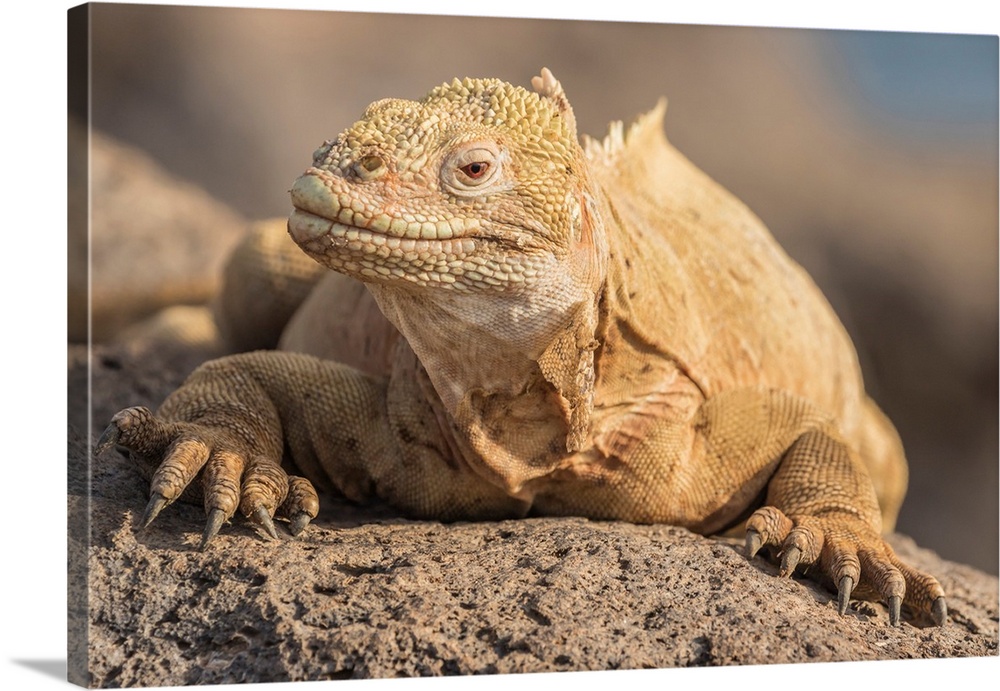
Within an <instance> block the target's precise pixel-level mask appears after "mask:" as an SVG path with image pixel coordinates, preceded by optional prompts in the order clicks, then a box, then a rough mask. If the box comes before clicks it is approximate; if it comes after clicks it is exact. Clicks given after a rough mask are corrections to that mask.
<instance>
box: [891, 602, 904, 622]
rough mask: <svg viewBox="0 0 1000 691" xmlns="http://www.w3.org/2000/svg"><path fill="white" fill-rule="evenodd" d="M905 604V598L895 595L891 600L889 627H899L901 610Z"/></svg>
mask: <svg viewBox="0 0 1000 691" xmlns="http://www.w3.org/2000/svg"><path fill="white" fill-rule="evenodd" d="M902 604H903V598H901V597H900V596H899V595H893V596H892V597H890V598H889V626H899V610H900V607H901V606H902Z"/></svg>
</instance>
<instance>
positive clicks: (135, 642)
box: [68, 3, 998, 687]
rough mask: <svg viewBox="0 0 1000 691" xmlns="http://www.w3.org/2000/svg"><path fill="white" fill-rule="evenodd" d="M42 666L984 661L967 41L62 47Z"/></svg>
mask: <svg viewBox="0 0 1000 691" xmlns="http://www.w3.org/2000/svg"><path fill="white" fill-rule="evenodd" d="M69 28H70V35H69V47H70V51H69V54H70V65H69V70H70V88H71V90H70V113H69V134H70V147H71V150H70V154H71V155H70V235H69V238H70V240H69V241H70V247H69V249H70V276H69V279H70V294H69V300H70V332H69V333H70V344H69V353H70V358H69V372H68V376H69V394H70V410H69V415H70V419H69V434H70V459H69V461H70V463H69V465H70V477H69V506H70V525H69V555H70V592H69V603H68V605H69V627H70V630H69V634H70V640H69V676H70V680H71V681H73V682H75V683H78V684H81V685H85V686H93V687H145V686H163V685H169V686H182V685H208V684H222V683H240V682H272V681H289V682H295V681H306V680H334V679H365V678H395V677H416V676H443V675H448V676H454V675H482V674H516V673H525V672H559V671H586V670H616V669H640V668H672V667H690V666H701V667H717V666H736V665H763V664H772V663H799V662H815V661H843V660H884V659H909V658H941V657H975V656H987V655H996V651H997V638H998V633H997V614H998V604H997V575H996V574H997V521H996V516H997V466H996V458H997V371H996V352H997V347H998V341H997V338H998V336H997V234H996V228H997V221H998V217H997V214H998V212H997V195H996V192H997V148H998V142H997V39H996V37H995V36H994V37H990V36H974V35H936V34H894V33H888V32H870V33H863V32H850V31H819V30H806V29H795V30H790V29H764V28H747V27H735V26H684V25H665V24H655V23H648V24H644V23H607V22H593V21H568V20H561V21H555V20H538V19H531V20H528V19H500V18H481V17H445V16H407V15H391V14H366V13H355V12H319V11H288V10H264V9H229V8H208V7H168V6H153V5H116V4H103V3H96V4H89V5H84V6H81V7H78V8H74V9H73V10H71V11H70V14H69Z"/></svg>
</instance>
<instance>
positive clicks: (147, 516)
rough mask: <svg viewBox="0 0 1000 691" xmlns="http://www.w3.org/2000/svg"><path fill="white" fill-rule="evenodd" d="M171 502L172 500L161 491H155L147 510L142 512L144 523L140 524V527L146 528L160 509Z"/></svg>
mask: <svg viewBox="0 0 1000 691" xmlns="http://www.w3.org/2000/svg"><path fill="white" fill-rule="evenodd" d="M169 503H170V500H168V499H167V498H166V497H165V496H163V495H162V494H160V493H159V492H153V495H152V496H151V497H150V498H149V503H148V504H146V511H145V512H144V513H143V514H142V523H141V524H140V527H141V528H145V527H146V526H148V525H149V524H150V523H152V522H153V519H154V518H156V517H157V516H158V515H159V514H160V511H162V510H163V507H165V506H166V505H167V504H169Z"/></svg>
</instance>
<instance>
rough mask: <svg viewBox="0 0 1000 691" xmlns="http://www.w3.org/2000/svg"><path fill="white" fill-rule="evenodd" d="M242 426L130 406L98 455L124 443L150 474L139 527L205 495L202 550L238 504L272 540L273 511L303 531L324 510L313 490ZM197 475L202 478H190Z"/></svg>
mask: <svg viewBox="0 0 1000 691" xmlns="http://www.w3.org/2000/svg"><path fill="white" fill-rule="evenodd" d="M243 432H244V430H241V429H239V428H238V427H233V428H226V427H215V426H209V425H206V424H200V423H195V422H171V421H164V420H160V419H158V418H157V417H156V416H154V415H153V413H151V412H150V411H149V410H148V409H147V408H144V407H134V408H126V409H124V410H122V411H120V412H118V413H117V414H116V415H115V416H114V417H113V418H112V420H111V424H110V425H108V428H107V429H106V430H105V431H104V433H103V434H102V435H101V438H100V439H99V440H98V442H97V446H96V447H95V448H94V453H95V455H100V454H101V453H104V452H105V451H107V450H108V449H109V448H111V447H112V446H116V447H121V448H123V449H126V450H128V451H129V455H130V456H131V458H132V459H133V460H136V461H138V462H139V463H141V464H142V466H143V468H142V469H143V471H144V472H147V473H148V474H149V475H150V485H149V495H150V499H149V503H148V504H147V505H146V509H145V511H144V512H143V516H142V519H141V521H140V526H141V527H142V528H145V527H146V526H148V525H149V524H150V523H152V522H153V520H154V519H155V518H156V517H157V515H159V513H160V512H161V511H162V510H163V509H164V508H166V507H167V506H169V505H170V504H171V503H173V502H174V501H175V500H177V499H178V498H181V496H182V495H183V496H184V497H185V499H187V500H192V501H197V499H198V496H199V495H200V496H201V498H202V500H203V503H204V506H205V513H206V515H207V522H206V526H205V530H204V533H203V534H202V539H201V548H202V549H204V548H205V547H206V546H207V545H208V543H209V542H210V541H211V540H212V538H214V537H215V536H216V534H217V533H218V532H219V529H220V528H221V527H222V525H223V524H224V523H225V522H227V521H228V520H229V519H230V518H232V516H233V515H234V514H235V513H236V511H237V509H238V510H239V511H240V512H241V513H242V514H243V515H244V516H246V517H247V518H249V519H250V520H252V521H254V522H255V523H257V524H258V525H259V526H260V527H261V528H262V529H263V530H264V532H266V533H267V534H268V535H270V536H271V537H273V538H277V537H278V533H277V530H276V529H275V526H274V521H273V518H274V517H275V516H278V517H283V518H287V519H288V520H289V521H290V530H291V532H292V534H293V535H297V534H299V533H301V532H302V530H303V529H304V528H305V527H306V525H308V524H309V522H310V521H311V520H312V519H313V518H315V517H316V515H317V514H318V513H319V498H318V496H317V494H316V490H315V489H314V488H313V486H312V484H311V483H310V482H309V481H308V480H306V479H305V478H301V477H294V476H289V475H288V474H287V473H286V472H285V471H284V469H282V467H281V459H280V458H277V459H276V458H270V457H268V456H266V455H261V454H258V453H255V452H254V451H253V449H252V446H251V445H250V444H248V443H247V442H246V441H244V440H243V439H242V438H241V437H242V436H243V435H242V433H243ZM199 475H200V478H201V482H200V483H193V482H192V481H193V480H194V479H195V478H196V477H199Z"/></svg>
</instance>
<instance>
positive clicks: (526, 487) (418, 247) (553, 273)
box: [98, 70, 946, 624]
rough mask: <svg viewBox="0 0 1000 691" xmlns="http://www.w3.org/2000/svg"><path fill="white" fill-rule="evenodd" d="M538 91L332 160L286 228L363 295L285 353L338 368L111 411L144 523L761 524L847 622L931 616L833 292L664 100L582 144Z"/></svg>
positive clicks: (213, 527)
mask: <svg viewBox="0 0 1000 691" xmlns="http://www.w3.org/2000/svg"><path fill="white" fill-rule="evenodd" d="M533 85H534V87H535V90H534V92H531V91H527V90H525V89H521V88H518V87H514V86H511V85H510V84H506V83H504V82H501V81H498V80H468V79H467V80H465V81H462V82H459V81H457V80H456V81H454V82H452V83H451V84H445V85H442V86H440V87H438V88H436V89H434V90H433V91H431V92H430V93H429V94H428V95H427V97H425V98H424V99H423V100H421V101H419V102H411V101H401V100H384V101H379V102H376V103H374V104H372V105H371V106H370V107H369V108H368V109H367V111H366V112H365V114H364V116H363V118H362V119H361V120H360V121H358V122H357V123H355V124H354V125H353V126H351V127H350V128H349V129H347V130H346V131H344V132H343V133H342V134H341V135H340V136H339V137H337V139H336V140H335V141H332V142H327V143H326V144H324V145H323V146H322V147H321V148H320V149H319V150H318V151H317V152H316V153H315V154H314V160H313V165H312V167H310V168H309V169H308V170H307V171H306V172H305V174H304V175H303V176H302V177H300V178H299V179H298V180H297V181H296V182H295V184H294V185H293V187H292V190H291V196H292V201H293V204H294V205H295V211H294V213H293V214H292V216H291V218H290V219H289V222H288V231H289V233H290V235H291V237H292V238H293V239H294V241H295V242H296V243H297V244H298V245H299V246H300V247H301V248H302V249H303V250H305V252H306V253H307V254H308V255H310V256H312V257H313V258H314V259H316V260H317V261H318V262H319V263H320V264H322V265H325V266H327V267H329V268H331V269H334V270H335V271H337V272H339V273H340V274H344V275H346V276H348V277H352V278H355V279H359V280H360V281H362V282H363V283H364V284H365V287H366V288H367V292H365V291H364V290H362V289H361V288H360V287H359V286H360V284H358V283H356V282H354V281H351V280H349V279H347V278H343V277H341V278H338V279H336V280H334V279H332V278H331V279H330V280H326V279H324V282H323V283H321V285H320V287H319V288H317V289H316V290H317V293H321V292H322V291H326V292H325V293H322V295H320V297H318V298H317V299H316V300H313V298H310V299H309V300H307V304H306V305H304V306H303V307H302V308H300V312H302V313H303V314H306V315H312V316H310V317H302V318H300V317H299V316H298V315H297V316H296V318H295V319H293V322H292V324H290V325H289V327H288V329H287V330H286V336H285V340H284V341H283V342H284V343H286V344H295V347H296V348H297V349H299V350H303V351H307V352H314V353H317V354H324V355H331V354H332V355H334V356H335V357H336V359H338V360H340V362H334V361H330V360H326V359H321V358H317V357H314V356H310V355H307V354H301V353H299V354H291V353H281V352H263V351H262V352H254V353H248V354H243V355H237V356H233V357H230V358H224V359H222V360H218V361H214V362H211V363H208V364H207V365H205V366H203V367H202V368H201V369H199V370H198V371H197V372H196V373H195V374H194V375H192V377H191V379H190V380H189V381H188V382H187V383H186V384H185V385H184V386H183V387H181V388H180V389H178V391H176V392H175V393H174V394H172V395H171V396H170V398H168V400H167V401H166V402H165V403H164V405H163V407H162V408H161V409H160V410H159V411H158V413H157V415H155V416H154V415H153V414H151V413H150V412H149V411H147V410H144V409H135V408H132V409H126V410H125V411H122V412H121V413H119V414H118V415H117V416H116V417H115V419H114V420H113V422H112V424H111V426H110V427H109V428H108V431H107V432H106V433H105V435H104V437H102V440H101V441H100V442H99V445H98V450H104V449H106V448H108V447H110V446H112V445H118V446H120V447H124V448H127V449H129V450H130V451H131V453H132V455H133V457H135V458H137V459H139V460H140V461H142V463H143V467H145V468H148V470H149V473H150V476H151V500H150V505H149V507H148V509H147V513H146V516H145V517H144V520H143V523H144V524H146V523H148V522H149V521H150V520H152V519H153V518H154V517H155V515H156V513H158V512H159V511H160V510H161V509H162V508H163V507H164V506H166V505H167V504H169V503H170V502H171V501H173V500H175V499H177V498H179V497H180V496H181V495H182V494H184V493H185V491H187V492H188V494H190V495H193V497H192V498H195V499H197V498H199V497H200V500H201V501H203V502H204V504H205V508H206V512H207V514H208V516H209V521H208V527H207V528H206V530H205V534H204V538H203V544H207V543H208V542H209V541H210V540H211V538H212V537H213V535H214V534H215V533H216V531H217V530H218V529H219V526H220V525H221V524H222V523H223V522H224V521H225V520H228V519H229V518H230V517H231V516H232V515H233V514H234V513H235V512H236V511H237V510H240V511H241V512H242V513H243V514H244V515H246V516H249V517H251V518H252V519H253V520H256V521H258V522H260V523H261V525H262V526H263V527H264V529H265V530H267V531H268V532H270V533H271V534H272V535H274V534H276V529H275V527H274V524H273V521H272V518H273V517H274V516H278V517H281V518H286V519H287V520H289V521H290V522H291V526H292V531H293V532H298V531H300V530H302V529H303V528H304V527H305V525H306V523H308V521H309V520H310V519H311V518H313V517H315V516H316V512H317V509H318V498H317V495H316V493H315V492H314V491H313V488H312V485H316V486H319V487H320V488H322V489H335V490H337V491H339V492H342V493H343V494H345V495H346V496H348V497H350V498H352V499H357V500H363V499H366V498H369V497H372V496H378V497H380V498H382V499H384V500H386V501H388V502H390V503H392V504H394V505H396V506H398V507H399V508H400V509H402V510H404V511H407V512H409V513H411V514H413V515H417V516H426V517H433V518H438V519H443V520H448V519H459V518H462V519H491V518H500V517H512V516H523V515H525V514H526V513H527V512H528V511H529V510H532V511H535V512H538V513H542V514H550V515H567V514H575V515H583V516H589V517H593V518H605V519H619V520H626V521H635V522H666V523H672V524H676V525H682V526H686V527H688V528H690V529H692V530H695V531H698V532H701V533H705V534H709V533H717V532H722V531H726V530H732V529H743V528H744V526H745V531H746V545H747V553H748V556H750V557H753V556H754V555H755V554H756V553H757V551H758V550H759V549H761V548H762V547H764V546H769V547H772V548H774V550H775V551H776V552H777V553H778V554H779V555H780V559H781V570H782V573H783V574H785V575H788V574H791V573H792V572H793V571H794V570H795V569H796V568H797V567H798V566H806V565H813V566H814V568H813V569H812V572H813V573H816V574H819V575H820V576H821V577H823V578H825V579H827V580H829V581H831V582H832V583H833V584H835V587H836V588H837V589H838V592H839V602H838V606H839V609H840V611H841V613H843V612H844V611H845V610H846V608H847V604H848V601H849V599H850V598H851V596H852V595H853V594H862V595H866V596H870V597H876V598H880V599H882V600H884V601H885V602H886V603H887V604H888V606H889V610H890V621H891V623H892V624H896V623H898V621H899V618H900V608H901V605H902V604H907V605H909V606H911V607H912V608H913V609H914V610H917V611H923V612H927V613H929V614H930V615H931V616H932V617H933V618H934V619H935V621H936V622H937V623H938V624H942V623H943V621H944V619H945V616H946V608H945V604H944V603H945V601H944V593H943V591H942V589H941V587H940V585H939V584H938V583H937V581H936V580H934V579H933V578H932V577H930V576H928V575H925V574H922V573H919V572H917V571H915V570H913V569H911V568H909V567H907V566H906V565H905V564H902V563H900V562H899V560H898V559H897V558H896V556H895V555H894V554H893V552H892V550H891V549H890V548H889V547H888V545H886V543H885V542H883V540H882V537H881V533H882V531H883V529H885V530H889V529H891V528H892V525H893V524H894V521H895V517H896V514H897V513H898V510H899V504H900V502H901V501H902V496H903V493H904V491H905V484H906V465H905V460H904V458H903V455H902V448H901V445H900V443H899V440H898V437H897V436H896V434H895V431H894V430H893V428H892V425H891V424H890V423H889V422H888V420H887V419H886V418H885V417H884V416H883V415H882V414H881V412H880V411H879V410H878V408H877V406H875V404H874V403H872V402H871V400H870V399H868V398H867V397H866V395H865V393H864V389H863V385H862V381H861V375H860V372H859V369H858V365H857V358H856V355H855V352H854V349H853V346H852V345H851V343H850V340H849V338H848V337H847V335H846V333H845V332H844V329H843V327H842V326H841V325H840V323H839V321H838V320H837V319H836V317H835V316H834V314H833V312H832V310H831V309H830V307H829V305H828V304H827V302H826V301H825V299H824V298H823V296H822V295H821V294H820V292H819V291H818V289H817V288H816V287H815V285H814V284H813V283H812V282H811V281H810V280H809V278H808V277H807V276H806V275H805V273H804V272H803V271H802V270H801V269H800V268H799V267H797V266H796V265H795V264H794V263H793V262H792V261H791V260H790V259H789V258H788V257H787V256H786V255H785V254H784V253H783V252H782V251H781V250H780V249H779V248H778V246H777V245H776V243H775V242H774V240H773V239H772V238H771V236H770V235H769V234H768V233H767V231H766V229H765V228H764V227H763V226H762V225H761V223H760V222H759V221H758V220H757V219H756V218H755V217H754V216H753V215H752V214H751V213H750V212H749V211H748V210H747V209H746V208H745V207H744V206H742V205H741V204H740V203H739V202H738V201H736V200H735V199H733V198H732V197H731V196H730V195H729V194H727V193H726V192H725V191H724V190H722V189H721V188H719V187H718V186H717V185H716V184H715V183H713V182H712V181H711V180H709V179H708V178H707V177H705V176H704V174H703V173H701V172H700V171H698V170H697V169H696V168H694V166H692V165H691V164H690V163H689V162H688V161H686V160H685V159H684V158H683V157H682V156H681V155H680V154H679V153H678V152H677V151H676V150H675V149H673V148H672V147H671V146H670V145H669V144H668V143H667V141H666V139H665V138H664V136H663V129H662V118H663V114H664V109H665V105H664V103H662V102H661V104H660V105H659V106H658V107H657V108H656V109H654V110H653V111H652V112H651V113H649V114H647V115H645V116H643V117H642V118H640V120H639V121H638V122H637V123H636V124H635V125H633V126H632V127H631V128H630V129H629V131H628V132H627V133H626V132H625V130H624V128H623V127H622V126H621V124H620V123H618V124H615V125H612V128H611V131H610V133H609V135H608V136H607V137H606V138H605V139H604V140H603V141H601V142H597V141H593V140H589V139H587V140H585V142H584V144H583V146H581V145H580V144H579V142H578V139H577V133H576V125H575V120H574V117H573V112H572V109H571V108H570V106H569V103H568V101H567V99H566V96H565V94H564V93H563V90H562V87H561V86H560V85H559V83H558V82H557V81H556V80H555V79H554V78H553V77H552V75H551V73H549V72H548V71H547V70H543V72H542V75H541V76H540V77H537V78H536V79H535V80H534V82H533ZM310 301H312V305H313V306H311V307H310ZM376 310H378V311H376ZM379 312H380V314H379ZM338 313H339V315H340V318H339V321H336V320H333V321H331V322H330V323H327V324H323V323H322V322H323V319H324V318H326V317H324V316H323V315H331V314H338ZM317 315H319V316H317ZM381 315H384V317H383V316H381ZM303 324H304V325H305V326H303ZM352 324H363V325H364V331H363V332H362V331H361V330H359V329H358V328H357V327H355V326H353V325H352ZM311 334H315V335H316V337H315V338H312V339H311V338H310V335H311ZM361 336H363V339H361ZM285 449H287V451H288V455H289V456H290V458H288V459H283V457H282V455H283V450H285ZM283 460H286V461H290V462H291V463H292V464H294V466H295V467H296V468H297V469H298V472H301V473H303V474H304V475H305V477H306V478H308V479H304V478H296V477H290V476H288V475H286V471H285V470H284V469H283V467H282V462H283ZM199 473H200V474H201V478H202V480H201V483H195V482H192V480H193V479H194V478H195V477H198V475H199ZM310 481H311V483H310ZM202 488H203V491H201V490H202Z"/></svg>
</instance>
